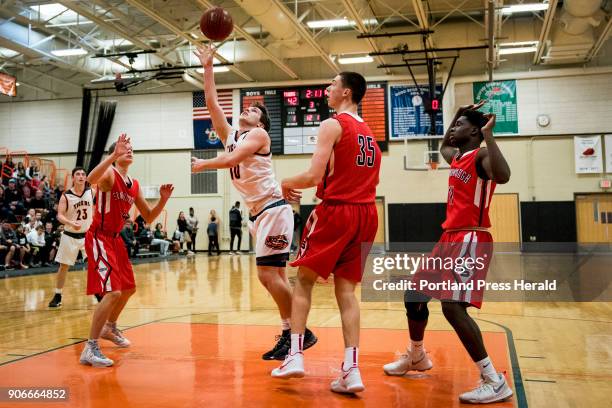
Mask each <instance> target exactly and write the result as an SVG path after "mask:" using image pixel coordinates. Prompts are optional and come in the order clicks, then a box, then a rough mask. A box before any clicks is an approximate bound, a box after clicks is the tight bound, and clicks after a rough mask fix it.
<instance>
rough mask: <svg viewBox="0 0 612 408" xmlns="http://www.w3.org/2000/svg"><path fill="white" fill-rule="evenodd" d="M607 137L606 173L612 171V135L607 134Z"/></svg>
mask: <svg viewBox="0 0 612 408" xmlns="http://www.w3.org/2000/svg"><path fill="white" fill-rule="evenodd" d="M604 137H605V138H606V173H612V135H605V136H604Z"/></svg>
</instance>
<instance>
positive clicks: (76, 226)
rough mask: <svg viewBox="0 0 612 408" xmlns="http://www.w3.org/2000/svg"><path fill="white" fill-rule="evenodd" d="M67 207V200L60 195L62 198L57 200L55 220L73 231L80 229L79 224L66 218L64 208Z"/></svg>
mask: <svg viewBox="0 0 612 408" xmlns="http://www.w3.org/2000/svg"><path fill="white" fill-rule="evenodd" d="M67 206H68V200H67V199H66V196H65V195H64V194H62V197H61V198H60V200H59V204H58V205H57V220H58V221H59V222H61V223H62V224H64V225H69V226H71V227H72V228H74V229H75V230H77V231H78V230H80V229H81V223H79V222H72V221H71V220H70V219H68V218H66V207H67Z"/></svg>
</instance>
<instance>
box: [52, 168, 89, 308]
mask: <svg viewBox="0 0 612 408" xmlns="http://www.w3.org/2000/svg"><path fill="white" fill-rule="evenodd" d="M86 181H87V174H86V173H85V170H84V169H83V168H82V167H75V168H74V169H72V188H71V189H70V190H68V191H66V192H64V194H62V197H61V198H60V201H59V205H58V207H57V219H58V221H59V222H61V223H62V224H64V233H63V234H62V238H61V239H60V245H59V249H58V250H57V255H56V256H55V262H58V263H59V264H60V266H59V269H58V271H57V284H56V285H55V294H54V295H53V299H52V300H51V302H49V307H60V306H61V305H62V289H63V288H64V283H65V282H66V273H67V272H68V269H69V268H70V267H71V266H72V265H74V263H75V261H76V259H77V256H78V255H79V251H81V252H83V255H85V254H84V252H85V233H86V232H87V230H88V229H89V226H90V225H91V222H92V219H93V211H92V209H93V194H92V191H91V188H89V187H87V185H86Z"/></svg>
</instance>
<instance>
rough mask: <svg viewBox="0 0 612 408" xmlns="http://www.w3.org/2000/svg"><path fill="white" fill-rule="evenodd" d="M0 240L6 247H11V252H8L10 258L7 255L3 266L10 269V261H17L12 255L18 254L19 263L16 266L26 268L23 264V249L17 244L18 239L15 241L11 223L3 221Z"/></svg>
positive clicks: (15, 235)
mask: <svg viewBox="0 0 612 408" xmlns="http://www.w3.org/2000/svg"><path fill="white" fill-rule="evenodd" d="M0 241H2V245H4V246H6V247H8V248H11V247H12V248H13V250H12V253H11V254H10V255H11V256H10V258H9V256H7V257H6V259H5V261H4V264H5V265H4V266H5V268H6V269H11V268H12V265H11V261H14V263H17V261H15V259H14V256H19V264H18V267H19V268H26V266H25V265H24V264H23V258H24V256H25V249H24V248H22V247H21V245H19V243H18V241H17V234H15V231H14V230H13V228H11V225H10V224H9V223H8V222H5V223H3V224H2V236H1V237H0Z"/></svg>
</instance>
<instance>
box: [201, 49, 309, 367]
mask: <svg viewBox="0 0 612 408" xmlns="http://www.w3.org/2000/svg"><path fill="white" fill-rule="evenodd" d="M214 51H215V49H214V47H212V46H209V47H206V48H205V47H201V48H198V51H197V52H196V53H195V54H196V56H197V57H198V58H199V59H200V62H201V63H202V67H203V68H204V93H205V97H206V106H207V107H208V111H209V112H210V117H211V119H212V124H213V127H214V128H215V131H216V132H217V135H218V136H219V138H220V139H221V142H222V143H223V145H224V146H225V152H226V154H223V155H219V156H217V157H216V158H214V159H210V160H202V159H196V158H195V157H194V158H192V159H191V169H192V172H194V173H197V172H200V171H203V170H207V169H227V168H229V169H230V176H231V179H232V183H233V184H234V187H236V190H238V192H239V193H240V195H241V196H242V198H243V200H244V201H245V203H246V205H247V207H248V209H249V213H250V218H249V230H250V232H251V235H253V237H254V238H255V241H256V245H255V256H256V263H257V275H258V277H259V281H260V282H261V283H262V285H263V286H264V287H265V288H266V289H267V290H268V292H269V293H270V295H272V298H273V299H274V301H275V302H276V305H277V306H278V310H279V313H280V318H281V327H282V334H281V336H280V337H279V339H278V341H277V343H276V345H275V346H274V347H273V348H272V349H271V350H270V351H268V352H266V353H264V354H263V355H262V358H263V359H264V360H283V359H284V358H285V356H286V355H287V353H288V351H289V345H290V334H291V323H290V318H291V287H290V286H289V281H288V279H287V275H286V274H285V267H286V263H287V260H288V259H289V251H290V245H291V240H292V237H293V211H292V210H291V206H290V205H289V204H287V202H286V201H285V200H284V199H283V196H282V193H281V189H280V186H279V184H278V182H277V181H276V179H275V177H274V171H273V170H272V152H271V141H270V136H269V135H268V131H269V130H270V119H269V117H268V111H267V109H266V108H265V106H263V105H261V104H255V105H253V106H251V107H249V108H247V109H246V110H245V111H244V112H242V114H241V115H240V120H239V122H238V125H239V129H237V130H234V129H232V127H231V126H230V125H229V123H228V122H227V119H226V118H225V114H224V113H223V110H222V109H221V106H220V105H219V102H218V100H217V90H216V87H215V79H214V74H213V55H214ZM302 333H304V330H302ZM316 342H317V338H316V337H315V335H314V334H313V333H312V332H311V331H310V330H308V329H306V331H305V336H304V348H305V349H306V348H309V347H312V346H313V345H314V344H315V343H316Z"/></svg>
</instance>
